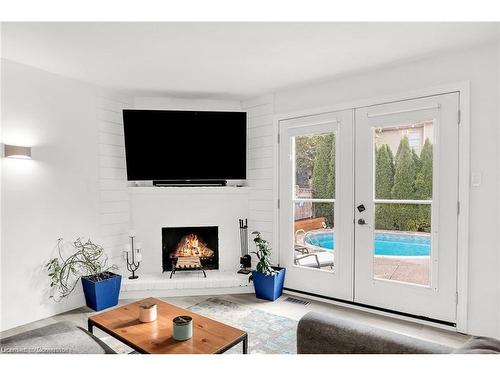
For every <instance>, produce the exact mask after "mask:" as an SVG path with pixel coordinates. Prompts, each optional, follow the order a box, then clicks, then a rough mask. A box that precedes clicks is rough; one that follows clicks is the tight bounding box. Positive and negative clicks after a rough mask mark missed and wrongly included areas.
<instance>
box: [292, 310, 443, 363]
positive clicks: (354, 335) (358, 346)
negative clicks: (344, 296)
mask: <svg viewBox="0 0 500 375" xmlns="http://www.w3.org/2000/svg"><path fill="white" fill-rule="evenodd" d="M451 351H452V348H450V347H448V346H444V345H439V344H435V343H433V342H429V341H425V340H420V339H417V338H413V337H409V336H405V335H402V334H398V333H394V332H391V331H387V330H384V329H380V328H376V327H372V326H369V325H367V324H363V323H357V322H355V321H351V320H347V319H342V318H339V317H336V316H330V315H328V316H327V315H323V314H318V313H315V312H309V313H307V314H306V315H305V316H303V317H302V319H300V321H299V324H298V327H297V353H299V354H364V353H366V354H369V353H372V354H420V353H422V354H424V353H450V352H451Z"/></svg>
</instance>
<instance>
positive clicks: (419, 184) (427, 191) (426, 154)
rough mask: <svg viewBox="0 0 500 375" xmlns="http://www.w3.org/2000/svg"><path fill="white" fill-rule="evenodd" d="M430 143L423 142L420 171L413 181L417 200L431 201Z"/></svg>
mask: <svg viewBox="0 0 500 375" xmlns="http://www.w3.org/2000/svg"><path fill="white" fill-rule="evenodd" d="M432 157H433V155H432V143H431V142H430V141H429V138H427V139H426V140H425V143H424V147H423V148H422V152H421V153H420V164H421V167H420V170H419V171H418V173H417V176H416V179H415V191H416V195H417V198H418V199H432Z"/></svg>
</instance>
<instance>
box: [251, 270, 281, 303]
mask: <svg viewBox="0 0 500 375" xmlns="http://www.w3.org/2000/svg"><path fill="white" fill-rule="evenodd" d="M273 268H274V269H275V270H277V271H278V274H276V275H274V276H266V275H264V274H263V273H260V272H257V271H252V278H253V286H254V288H255V296H256V297H257V298H260V299H266V300H268V301H274V300H276V299H278V298H279V297H280V296H281V294H282V293H283V283H284V281H285V271H286V270H285V268H280V267H273Z"/></svg>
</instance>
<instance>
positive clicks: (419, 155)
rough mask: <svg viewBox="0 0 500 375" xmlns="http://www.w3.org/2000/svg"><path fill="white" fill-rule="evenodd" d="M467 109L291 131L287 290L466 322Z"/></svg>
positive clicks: (383, 112)
mask: <svg viewBox="0 0 500 375" xmlns="http://www.w3.org/2000/svg"><path fill="white" fill-rule="evenodd" d="M458 100H459V98H458V93H452V94H446V95H438V96H432V97H427V98H421V99H414V100H405V101H400V102H395V103H390V104H383V105H378V106H370V107H364V108H357V109H354V110H346V111H340V112H332V113H327V114H321V115H315V116H306V117H301V118H295V119H288V120H283V121H280V123H279V127H280V129H279V131H280V139H281V141H280V263H281V264H282V265H284V266H285V267H287V277H286V281H285V287H287V288H289V289H292V290H296V291H302V292H306V293H313V294H316V295H321V296H326V297H333V298H338V299H342V300H346V301H352V302H356V303H361V304H364V305H371V306H375V307H381V308H385V309H389V310H394V311H399V312H403V313H408V314H412V315H418V316H423V317H427V318H432V319H436V320H440V321H445V322H455V321H456V290H457V288H456V269H457V225H458V222H457V217H458V212H457V209H458V207H457V203H458V125H457V124H458V104H459V103H458Z"/></svg>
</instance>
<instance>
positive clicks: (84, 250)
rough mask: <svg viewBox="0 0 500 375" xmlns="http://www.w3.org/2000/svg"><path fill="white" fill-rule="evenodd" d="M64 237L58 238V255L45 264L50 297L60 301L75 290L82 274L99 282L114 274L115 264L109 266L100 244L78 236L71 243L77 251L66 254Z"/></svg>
mask: <svg viewBox="0 0 500 375" xmlns="http://www.w3.org/2000/svg"><path fill="white" fill-rule="evenodd" d="M64 244H65V243H64V241H63V239H62V238H59V239H58V240H57V251H58V257H56V258H52V259H51V260H49V262H48V263H47V264H46V265H45V269H46V270H47V274H48V277H49V279H50V287H51V288H52V293H51V295H50V298H53V299H54V300H55V301H57V302H59V301H61V300H62V299H63V298H65V297H67V296H69V295H70V294H71V293H72V292H73V290H75V287H76V284H77V283H78V281H79V280H80V278H81V277H82V276H86V277H88V278H89V279H90V280H92V281H94V282H97V281H101V280H105V279H107V278H109V277H111V276H112V274H110V271H111V270H115V269H116V268H117V267H116V266H115V265H111V266H107V262H108V257H107V255H106V253H105V252H104V249H103V248H102V246H100V245H96V244H95V243H93V242H92V241H91V240H90V239H88V240H87V241H86V242H83V241H82V240H81V238H77V239H76V240H75V241H74V242H72V243H71V245H72V247H73V248H74V249H75V251H74V252H73V253H72V254H71V255H69V256H64V254H63V247H64Z"/></svg>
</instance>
